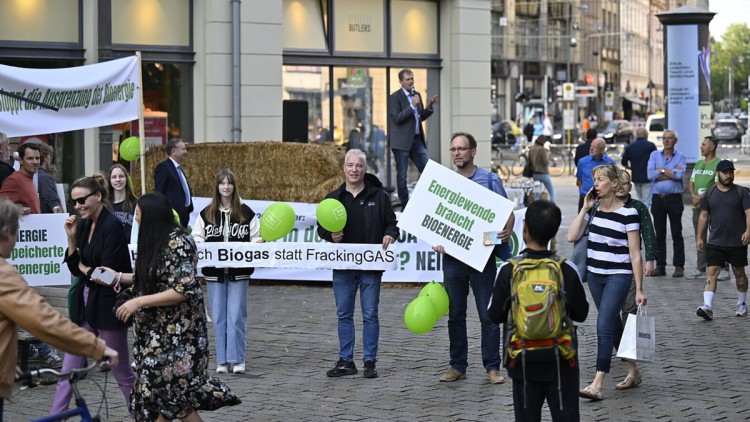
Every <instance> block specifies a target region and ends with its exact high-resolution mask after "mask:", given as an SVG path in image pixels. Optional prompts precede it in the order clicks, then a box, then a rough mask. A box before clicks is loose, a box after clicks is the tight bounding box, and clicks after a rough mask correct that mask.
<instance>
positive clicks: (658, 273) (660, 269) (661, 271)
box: [651, 267, 667, 277]
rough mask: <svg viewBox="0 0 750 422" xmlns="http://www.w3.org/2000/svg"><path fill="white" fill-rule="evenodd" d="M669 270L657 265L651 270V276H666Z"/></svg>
mask: <svg viewBox="0 0 750 422" xmlns="http://www.w3.org/2000/svg"><path fill="white" fill-rule="evenodd" d="M666 275H667V270H666V269H664V267H656V269H655V270H653V271H651V277H666Z"/></svg>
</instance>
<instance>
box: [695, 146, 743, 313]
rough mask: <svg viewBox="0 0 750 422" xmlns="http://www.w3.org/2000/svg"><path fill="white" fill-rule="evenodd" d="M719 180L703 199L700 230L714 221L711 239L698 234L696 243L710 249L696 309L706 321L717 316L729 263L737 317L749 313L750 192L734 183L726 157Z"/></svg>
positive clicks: (699, 221) (711, 226)
mask: <svg viewBox="0 0 750 422" xmlns="http://www.w3.org/2000/svg"><path fill="white" fill-rule="evenodd" d="M716 173H717V174H718V176H719V182H718V183H717V184H716V185H714V186H712V187H711V188H709V189H708V190H707V191H706V194H705V197H704V198H703V200H702V201H701V202H700V210H701V214H700V217H698V233H700V232H701V230H704V229H705V228H706V225H707V224H710V226H709V228H710V230H709V235H708V242H706V243H705V244H704V242H703V239H701V238H700V237H696V239H695V246H696V248H697V249H698V250H699V251H702V250H704V249H705V251H706V265H707V266H708V271H707V272H708V281H706V285H705V287H704V289H703V305H701V306H699V307H698V310H697V311H696V312H697V314H698V316H700V317H702V318H703V319H705V320H706V321H710V320H712V319H713V318H714V311H713V299H714V293H715V292H716V278H717V276H718V275H719V270H720V269H721V267H722V266H723V265H724V264H725V263H727V262H729V263H730V264H732V272H734V277H735V279H736V280H737V313H736V315H737V316H746V315H747V305H745V302H746V300H747V275H746V274H745V267H746V266H747V244H748V243H750V194H748V190H747V189H745V188H743V187H742V186H738V185H735V184H734V164H733V163H732V162H731V161H729V160H722V161H720V162H719V164H717V165H716Z"/></svg>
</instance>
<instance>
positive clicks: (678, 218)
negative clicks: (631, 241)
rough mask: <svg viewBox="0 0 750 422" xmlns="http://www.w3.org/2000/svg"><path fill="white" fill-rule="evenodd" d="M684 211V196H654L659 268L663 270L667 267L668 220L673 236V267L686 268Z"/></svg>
mask: <svg viewBox="0 0 750 422" xmlns="http://www.w3.org/2000/svg"><path fill="white" fill-rule="evenodd" d="M684 210H685V206H684V205H683V203H682V194H674V195H664V196H662V195H657V194H653V199H652V200H651V215H652V216H653V217H654V230H655V231H656V266H657V267H662V268H663V267H665V266H666V265H667V218H669V231H670V232H671V234H672V248H673V251H672V252H673V255H672V265H674V266H675V267H684V266H685V242H684V240H683V239H682V212H683V211H684Z"/></svg>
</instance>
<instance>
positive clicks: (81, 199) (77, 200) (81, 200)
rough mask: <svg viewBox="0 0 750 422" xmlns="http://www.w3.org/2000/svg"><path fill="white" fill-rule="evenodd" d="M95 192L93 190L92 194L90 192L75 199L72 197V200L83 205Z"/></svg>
mask: <svg viewBox="0 0 750 422" xmlns="http://www.w3.org/2000/svg"><path fill="white" fill-rule="evenodd" d="M95 193H96V191H93V192H91V193H90V194H88V195H86V196H82V197H80V198H75V199H73V198H70V199H71V201H73V202H75V203H76V204H78V205H83V204H85V203H86V199H88V197H89V196H91V195H93V194H95Z"/></svg>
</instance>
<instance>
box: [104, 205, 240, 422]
mask: <svg viewBox="0 0 750 422" xmlns="http://www.w3.org/2000/svg"><path fill="white" fill-rule="evenodd" d="M135 221H136V222H138V224H139V227H140V229H139V231H138V255H137V258H136V261H135V273H134V274H122V275H121V278H122V279H123V280H126V281H132V282H133V286H132V287H131V288H130V289H128V290H127V291H125V292H123V293H122V295H121V298H120V300H119V302H121V303H122V305H120V306H119V307H118V308H117V310H116V315H117V318H119V319H120V320H122V321H128V320H130V319H131V318H133V324H134V331H135V339H134V343H133V355H134V357H135V358H134V360H135V364H136V373H137V374H138V377H137V381H136V384H135V386H134V387H133V393H132V397H131V401H130V411H131V412H132V414H133V415H134V416H135V418H136V420H138V421H141V420H143V421H154V420H156V421H166V420H172V419H180V420H182V421H200V420H201V418H200V416H199V415H198V412H197V411H198V410H215V409H218V408H220V407H223V406H232V405H235V404H238V403H240V400H239V399H238V398H237V396H236V395H235V394H234V393H232V392H231V391H230V390H229V387H227V386H226V385H225V384H224V383H223V382H222V381H221V380H218V379H216V378H211V377H209V376H208V359H209V354H208V330H207V327H206V316H205V315H206V311H205V308H204V305H203V291H202V289H201V286H200V283H198V281H197V280H196V278H195V269H196V263H197V255H196V248H195V243H194V242H193V239H192V237H190V235H189V234H188V233H187V232H186V231H185V230H184V229H183V228H182V226H180V225H179V224H178V223H177V222H175V219H174V216H173V214H172V207H171V206H170V205H169V202H168V201H167V198H166V197H165V196H164V195H162V194H161V193H157V192H153V193H148V194H146V195H143V196H142V197H141V198H140V199H139V200H138V206H137V207H136V210H135Z"/></svg>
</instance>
